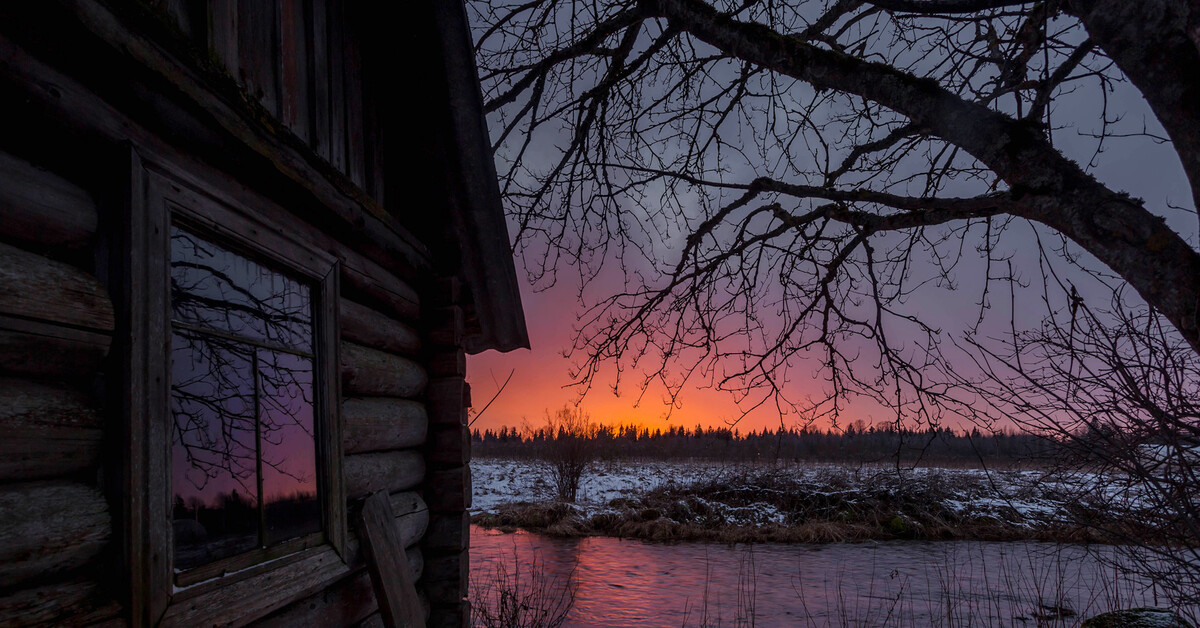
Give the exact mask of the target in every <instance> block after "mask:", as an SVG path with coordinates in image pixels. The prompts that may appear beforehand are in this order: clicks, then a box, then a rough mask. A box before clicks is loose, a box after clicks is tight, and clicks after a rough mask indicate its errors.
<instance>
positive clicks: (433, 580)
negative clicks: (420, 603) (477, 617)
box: [421, 550, 471, 608]
mask: <svg viewBox="0 0 1200 628" xmlns="http://www.w3.org/2000/svg"><path fill="white" fill-rule="evenodd" d="M470 564H471V558H470V550H463V551H461V552H459V553H456V554H446V555H444V556H430V557H427V558H426V559H425V575H424V576H423V577H422V579H421V585H422V587H423V588H424V589H425V593H427V594H428V595H429V603H430V604H432V605H433V606H434V608H437V607H438V606H440V605H444V604H450V605H453V604H457V603H459V602H461V601H462V599H463V596H464V595H466V593H467V574H468V572H469V568H470Z"/></svg>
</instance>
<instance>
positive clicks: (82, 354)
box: [0, 314, 112, 377]
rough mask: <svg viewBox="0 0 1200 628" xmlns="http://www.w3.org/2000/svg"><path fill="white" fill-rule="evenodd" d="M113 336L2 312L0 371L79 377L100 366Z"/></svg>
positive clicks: (0, 324)
mask: <svg viewBox="0 0 1200 628" xmlns="http://www.w3.org/2000/svg"><path fill="white" fill-rule="evenodd" d="M111 343H112V336H110V335H108V334H106V333H99V332H93V331H86V330H82V329H75V328H73V327H63V326H62V325H57V324H54V323H43V322H40V321H32V320H28V319H23V318H13V317H11V316H4V315H2V314H0V372H3V373H18V374H22V375H33V376H38V377H54V376H59V377H79V376H84V375H91V374H93V373H95V372H97V371H98V370H100V364H101V363H102V362H103V361H104V356H105V355H108V348H109V345H110V344H111Z"/></svg>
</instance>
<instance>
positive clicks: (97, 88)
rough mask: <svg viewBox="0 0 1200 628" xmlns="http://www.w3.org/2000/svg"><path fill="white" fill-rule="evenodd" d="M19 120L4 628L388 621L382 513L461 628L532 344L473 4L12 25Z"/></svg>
mask: <svg viewBox="0 0 1200 628" xmlns="http://www.w3.org/2000/svg"><path fill="white" fill-rule="evenodd" d="M0 111H4V112H6V113H5V119H6V122H5V123H4V124H0V626H91V625H102V626H213V625H221V626H235V625H236V626H242V625H258V626H380V625H384V624H385V620H386V618H385V614H386V613H385V614H381V612H380V609H381V604H380V602H379V600H378V599H377V597H378V596H377V594H376V589H375V587H374V586H373V583H372V577H371V576H372V573H371V570H370V569H368V568H367V567H366V565H367V563H368V562H369V561H368V558H370V557H369V556H367V555H368V554H370V552H367V551H364V550H365V548H364V547H363V542H362V541H361V538H362V534H361V528H358V527H357V526H356V525H355V522H356V520H358V519H356V518H357V517H359V516H360V515H359V514H358V513H359V512H360V509H362V504H363V502H364V500H365V498H366V497H367V496H369V495H370V496H372V500H375V498H376V497H377V496H378V495H380V494H381V492H382V494H383V495H385V496H386V499H384V500H383V501H384V506H385V507H388V506H390V508H385V510H389V511H390V512H391V513H392V515H388V517H389V518H390V521H391V522H392V524H391V527H388V526H387V525H386V524H384V525H385V528H386V529H384V532H386V534H385V535H384V536H386V537H388V538H392V539H398V541H396V543H397V545H399V546H400V547H401V548H402V549H396V551H395V552H394V554H393V556H392V557H393V558H395V556H397V555H399V553H400V552H403V561H404V563H406V564H407V567H408V571H407V573H408V574H410V575H411V576H412V577H413V578H414V579H415V583H416V586H415V597H414V598H412V599H415V600H417V602H418V603H419V605H420V607H421V608H420V609H419V612H420V613H421V615H420V616H421V617H424V618H425V619H426V621H427V623H428V625H431V626H462V625H466V624H468V623H469V612H470V608H469V604H468V603H467V600H466V593H467V590H466V587H467V573H468V572H467V569H468V548H469V542H468V536H469V530H468V518H467V514H466V510H467V508H468V507H469V502H470V497H471V491H470V481H471V480H470V471H469V464H468V463H469V456H470V452H469V444H470V441H469V438H468V434H467V430H466V426H465V422H466V410H467V408H468V406H469V404H470V399H469V389H468V386H467V384H466V382H465V379H464V377H465V368H466V358H465V356H466V354H467V353H474V352H479V351H484V350H489V349H493V350H500V351H507V350H511V349H514V348H519V347H525V346H528V337H527V332H526V328H525V322H524V315H523V313H522V310H521V303H520V296H519V293H518V290H517V283H516V278H515V272H514V268H513V262H512V257H511V248H510V244H509V241H508V234H507V230H506V226H505V222H504V216H503V214H502V210H501V207H500V196H499V190H498V187H497V183H496V175H495V165H494V162H493V160H492V156H491V150H490V144H489V136H488V131H487V128H486V124H485V121H484V117H483V111H482V102H481V97H480V91H479V83H478V77H477V74H476V68H475V65H474V60H473V50H472V45H471V39H470V33H469V30H468V25H467V21H466V14H465V10H464V7H463V5H462V4H461V0H414V1H413V2H406V3H396V4H394V5H393V4H392V3H372V2H365V1H350V0H38V1H37V2H5V3H0ZM368 501H370V500H368ZM363 518H364V519H365V517H363ZM372 547H374V546H372ZM366 549H370V548H366ZM374 551H375V552H376V553H378V552H379V551H380V548H379V547H374ZM372 560H373V559H372ZM372 564H373V563H372ZM409 610H411V609H409Z"/></svg>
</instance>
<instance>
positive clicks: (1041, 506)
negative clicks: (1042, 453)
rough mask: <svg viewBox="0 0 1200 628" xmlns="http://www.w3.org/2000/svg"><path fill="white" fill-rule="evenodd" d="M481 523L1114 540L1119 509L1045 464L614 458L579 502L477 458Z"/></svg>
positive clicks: (761, 536) (848, 537) (694, 534)
mask: <svg viewBox="0 0 1200 628" xmlns="http://www.w3.org/2000/svg"><path fill="white" fill-rule="evenodd" d="M472 473H473V477H474V481H473V483H474V486H475V491H474V507H473V511H472V512H473V516H472V523H474V524H476V525H479V526H481V527H485V528H494V529H500V530H515V529H524V530H529V531H532V532H538V533H542V534H547V535H554V536H568V537H582V536H613V537H621V538H635V539H644V540H652V541H683V540H703V541H718V542H726V543H747V542H752V543H759V542H782V543H796V542H803V543H828V542H845V541H867V540H891V539H913V540H979V541H1014V540H1037V541H1056V542H1103V541H1106V540H1109V539H1108V538H1106V537H1105V536H1104V535H1101V534H1099V533H1097V532H1096V530H1095V528H1096V526H1093V525H1083V523H1086V522H1100V521H1104V522H1105V523H1106V524H1109V527H1111V524H1112V521H1111V519H1112V516H1111V513H1109V512H1106V511H1104V510H1103V509H1102V508H1100V507H1098V506H1090V505H1089V504H1088V503H1086V501H1081V500H1080V499H1079V498H1078V496H1077V494H1076V493H1075V492H1074V491H1072V490H1069V489H1070V488H1071V487H1072V486H1077V485H1078V483H1079V482H1080V481H1088V478H1083V479H1082V480H1081V479H1080V478H1072V479H1071V480H1070V481H1068V480H1066V479H1065V478H1062V477H1052V476H1050V475H1048V474H1046V473H1044V472H1041V471H1013V470H1006V471H991V472H985V471H983V470H976V469H938V468H917V469H906V470H896V469H885V468H880V467H869V466H859V467H849V466H842V465H820V466H813V465H786V466H775V465H750V466H741V465H739V466H731V465H721V464H714V463H709V462H685V463H680V462H663V461H646V462H624V461H622V462H602V463H597V464H596V465H595V467H594V468H593V470H592V471H591V472H590V473H588V474H587V475H585V476H584V478H583V481H582V483H581V486H580V492H579V499H578V500H577V501H576V503H574V504H564V503H561V502H557V501H556V500H555V499H554V498H553V482H552V480H551V477H550V474H549V470H548V469H547V468H546V467H545V466H544V465H541V464H539V463H537V462H531V461H517V460H504V459H481V460H476V461H474V462H472Z"/></svg>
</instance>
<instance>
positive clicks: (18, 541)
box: [0, 482, 112, 587]
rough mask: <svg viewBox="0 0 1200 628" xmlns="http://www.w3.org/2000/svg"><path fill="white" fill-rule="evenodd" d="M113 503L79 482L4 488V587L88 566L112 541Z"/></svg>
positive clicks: (0, 534) (0, 528) (0, 538)
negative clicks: (111, 517) (109, 508)
mask: <svg viewBox="0 0 1200 628" xmlns="http://www.w3.org/2000/svg"><path fill="white" fill-rule="evenodd" d="M111 532H112V522H111V519H110V518H109V514H108V503H107V502H106V501H105V500H104V496H103V495H101V494H100V492H99V491H97V490H96V489H94V488H92V487H90V486H85V485H83V484H76V483H67V482H61V483H53V482H30V483H24V484H12V485H7V486H3V487H0V587H7V586H11V585H13V584H17V583H19V582H21V581H23V580H27V579H29V578H32V577H34V576H45V575H48V574H52V573H57V572H61V571H66V570H68V569H72V568H75V567H79V566H81V565H84V564H86V563H87V562H88V561H90V560H92V559H93V558H95V557H96V556H97V555H99V554H100V552H101V550H103V549H104V546H105V545H106V544H107V543H108V540H109V536H110V534H111Z"/></svg>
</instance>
